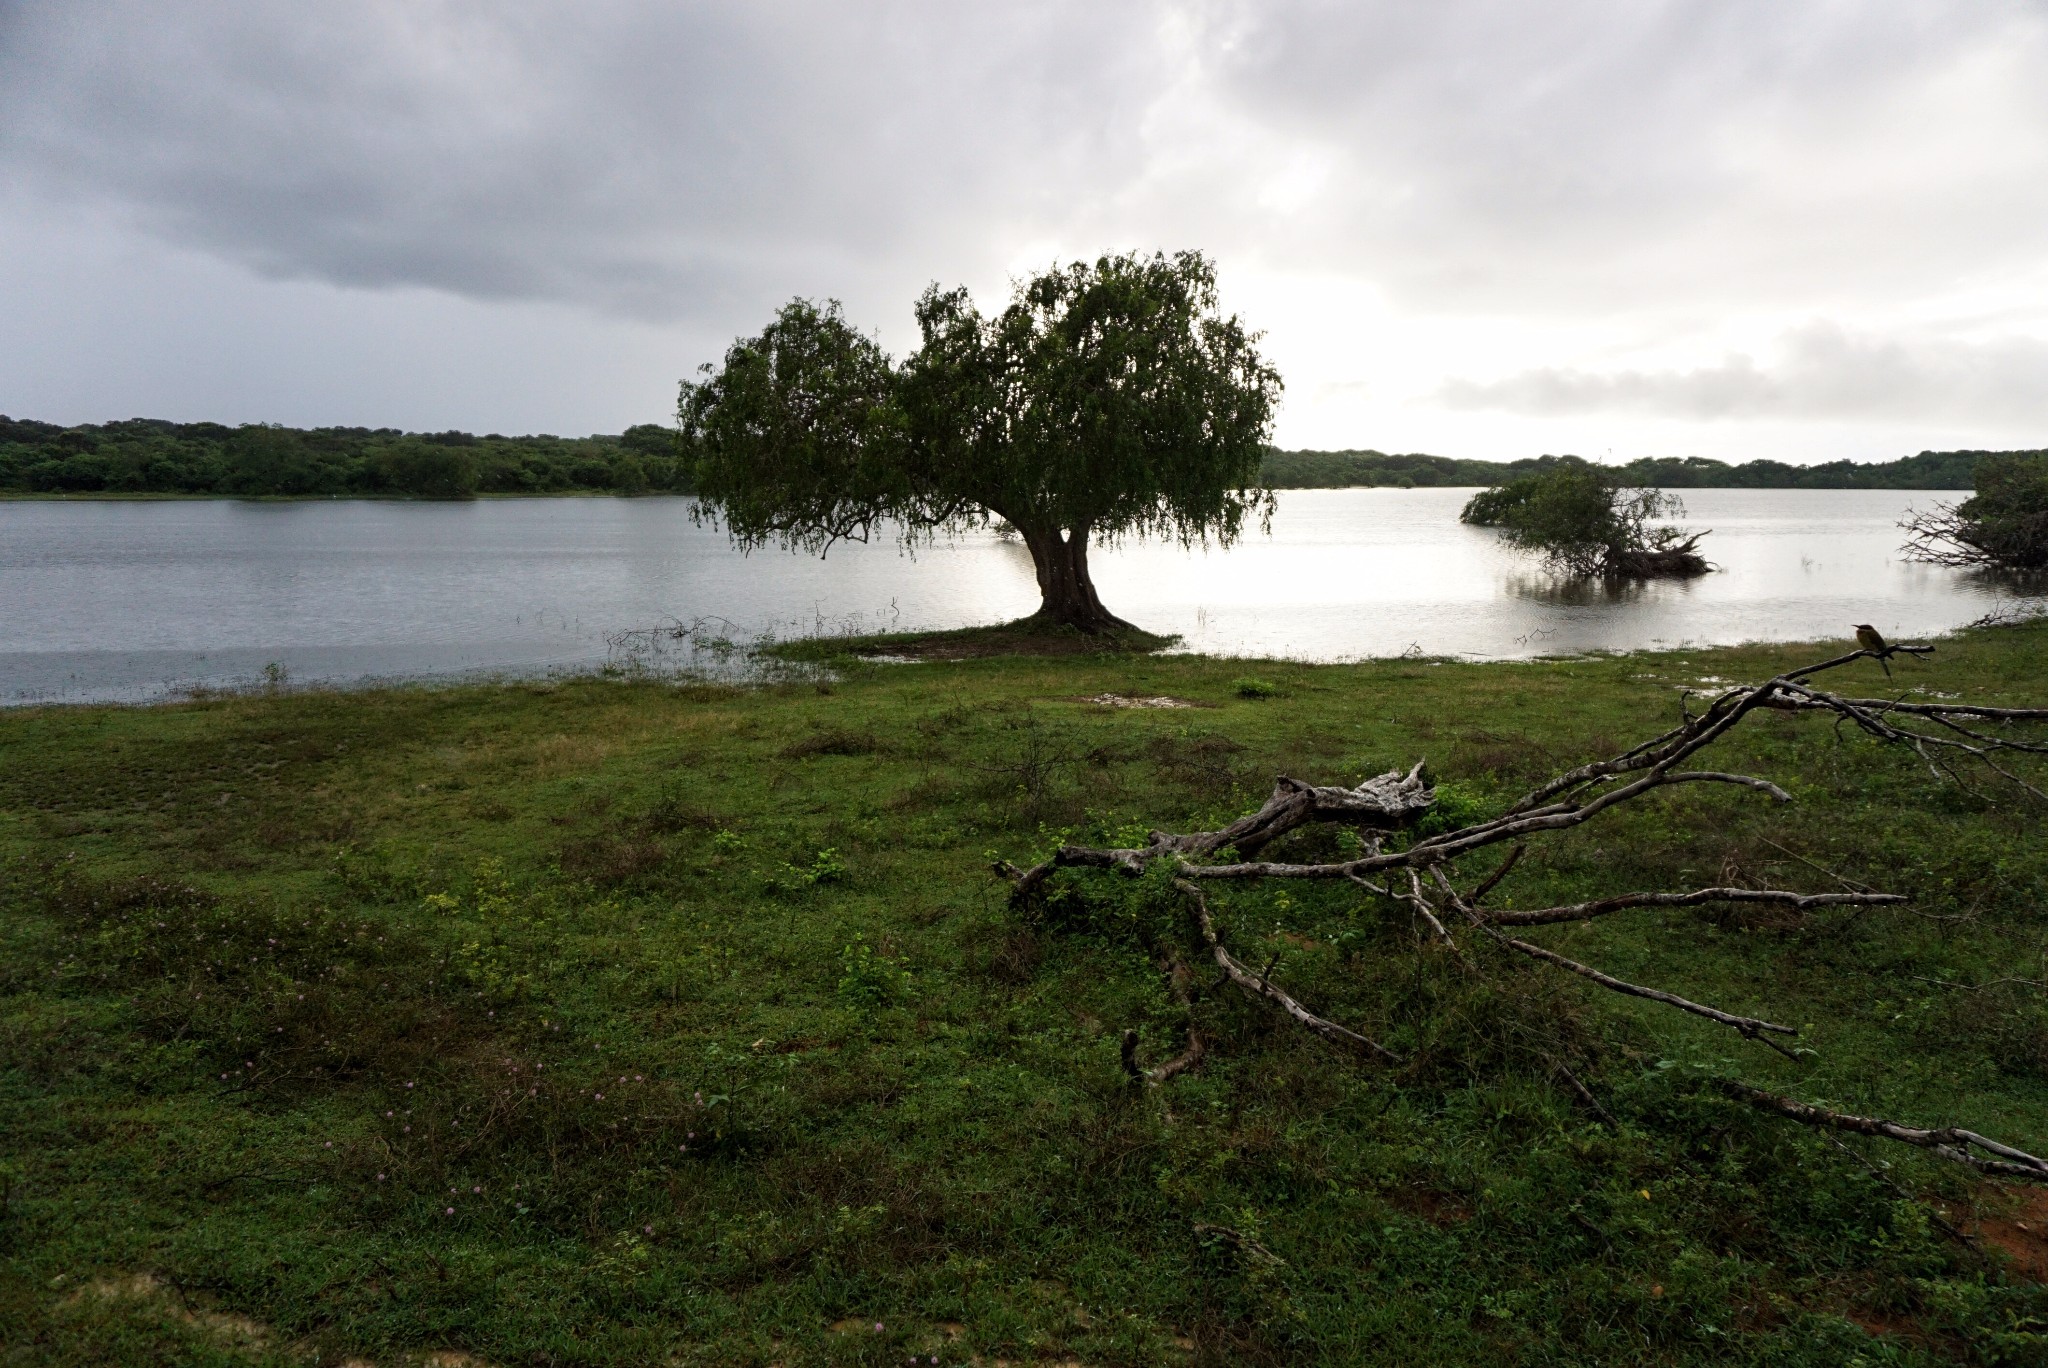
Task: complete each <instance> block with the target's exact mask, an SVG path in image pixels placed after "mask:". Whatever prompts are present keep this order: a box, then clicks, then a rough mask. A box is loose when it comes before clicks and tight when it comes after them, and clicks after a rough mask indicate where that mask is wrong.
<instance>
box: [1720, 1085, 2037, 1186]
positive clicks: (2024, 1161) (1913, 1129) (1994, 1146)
mask: <svg viewBox="0 0 2048 1368" xmlns="http://www.w3.org/2000/svg"><path fill="white" fill-rule="evenodd" d="M1720 1086H1721V1088H1722V1089H1723V1090H1724V1091H1725V1092H1727V1094H1728V1095H1729V1096H1730V1097H1733V1098H1735V1099H1737V1100H1738V1101H1742V1102H1747V1103H1749V1104H1750V1105H1751V1106H1752V1107H1757V1108H1760V1109H1762V1110H1764V1111H1768V1112H1775V1113H1777V1114H1778V1115H1779V1116H1783V1117H1787V1118H1789V1119H1791V1120H1793V1121H1797V1122H1799V1123H1800V1124H1801V1125H1804V1126H1824V1127H1829V1128H1831V1129H1834V1130H1840V1131H1853V1132H1854V1133H1855V1134H1857V1135H1875V1136H1879V1137H1881V1138H1883V1139H1886V1140H1896V1141H1898V1142H1899V1143H1900V1144H1902V1145H1912V1146H1915V1147H1916V1148H1919V1149H1924V1150H1930V1151H1932V1152H1933V1153H1935V1154H1938V1155H1940V1156H1941V1157H1942V1158H1944V1159H1952V1160H1954V1161H1955V1162H1956V1163H1958V1164H1966V1165H1968V1166H1969V1167H1971V1168H1973V1169H1975V1170H1977V1172H1979V1173H1987V1174H1990V1175H1992V1176H1993V1177H1997V1178H2020V1179H2024V1180H2026V1181H2027V1182H2030V1183H2048V1159H2040V1158H2037V1157H2035V1156H2034V1155H2031V1154H2028V1153H2027V1152H2026V1151H2025V1150H2021V1149H2014V1148H2013V1147H2012V1146H2010V1145H2006V1144H2001V1143H2000V1142H1998V1141H1996V1140H1992V1139H1989V1138H1987V1137H1985V1136H1982V1135H1979V1134H1977V1132H1975V1131H1970V1130H1964V1129H1962V1128H1961V1127H1960V1126H1937V1127H1928V1128H1924V1129H1923V1128H1921V1127H1918V1126H1902V1125H1900V1124H1899V1123H1898V1122H1896V1121H1885V1120H1882V1119H1880V1118H1878V1117H1875V1116H1854V1115H1851V1114H1850V1113H1848V1112H1838V1111H1830V1110H1829V1109H1828V1108H1826V1107H1816V1106H1814V1105H1813V1104H1812V1103H1810V1102H1796V1101H1794V1100H1793V1099H1791V1098H1789V1097H1783V1096H1780V1095H1779V1094H1777V1093H1774V1092H1765V1091H1764V1090H1763V1089H1762V1088H1753V1087H1751V1086H1750V1085H1749V1084H1747V1083H1738V1082H1736V1081H1735V1080H1733V1079H1723V1080H1722V1081H1721V1084H1720ZM1973 1150H1982V1151H1984V1154H1988V1155H1992V1156H1994V1157H1992V1158H1988V1159H1987V1158H1985V1157H1984V1156H1983V1155H1980V1154H1975V1153H1972V1151H1973Z"/></svg>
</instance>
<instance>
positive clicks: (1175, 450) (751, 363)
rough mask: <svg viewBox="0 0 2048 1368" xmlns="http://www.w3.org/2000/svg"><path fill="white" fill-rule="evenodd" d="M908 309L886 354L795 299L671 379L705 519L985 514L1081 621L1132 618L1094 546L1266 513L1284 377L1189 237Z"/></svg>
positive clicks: (1213, 529) (862, 526)
mask: <svg viewBox="0 0 2048 1368" xmlns="http://www.w3.org/2000/svg"><path fill="white" fill-rule="evenodd" d="M917 322H918V327H919V330H920V333H921V335H922V343H921V345H920V346H919V347H918V349H917V351H916V352H915V353H913V354H912V355H911V356H909V357H908V358H906V359H905V360H904V361H903V362H902V363H901V364H900V365H899V364H897V363H895V362H894V361H892V360H891V359H890V357H889V356H888V355H887V354H886V353H884V352H883V350H882V349H881V347H880V346H879V345H878V344H876V343H875V342H874V341H873V340H872V339H870V338H867V337H865V336H863V335H862V334H860V333H859V332H858V331H857V330H855V329H854V328H853V327H852V326H851V325H849V324H848V323H847V322H846V320H845V318H844V317H843V316H842V315H841V313H840V310H839V306H838V305H837V304H836V303H833V304H825V305H818V304H815V303H812V302H809V301H806V300H795V301H793V302H791V303H790V304H788V305H785V306H784V307H783V309H782V310H781V311H780V312H779V313H778V314H777V315H776V316H775V318H774V320H773V321H772V322H771V323H769V325H768V326H767V327H766V328H765V329H763V330H762V332H761V334H760V335H759V336H758V337H750V338H742V339H741V340H739V341H737V342H735V343H734V344H733V345H732V347H731V348H730V349H729V350H728V351H727V352H726V355H725V361H724V364H723V365H722V366H717V367H712V366H706V367H705V368H704V372H703V375H704V378H703V379H702V380H700V381H698V382H694V383H685V384H684V386H683V390H682V397H681V403H680V406H679V419H680V426H681V430H682V437H683V442H684V446H685V449H686V450H687V451H688V452H689V453H690V455H691V457H692V459H693V461H694V464H695V475H696V486H697V490H698V494H699V497H700V499H701V500H702V503H701V505H700V507H701V508H702V509H703V510H704V512H705V514H706V515H707V516H709V517H712V518H715V519H718V520H720V521H722V522H723V523H724V525H725V527H726V529H727V531H728V532H729V534H730V535H731V536H732V538H733V539H734V540H735V541H736V542H737V543H738V544H739V545H741V546H743V547H754V546H759V545H763V544H766V543H769V542H778V543H780V544H783V545H786V546H793V547H801V548H804V549H808V550H812V551H820V552H822V551H824V550H825V549H826V548H828V547H830V546H831V545H832V544H833V543H834V542H836V541H839V540H842V539H849V540H857V541H864V540H867V539H868V538H869V537H870V536H871V535H872V534H873V533H874V532H875V531H876V530H877V529H878V528H881V527H883V526H885V525H893V526H895V527H896V528H897V529H898V530H899V532H900V534H901V535H902V536H903V537H904V538H905V539H906V540H911V541H914V540H916V539H918V538H921V537H929V536H933V535H937V534H939V533H941V532H943V531H946V530H952V529H959V528H965V527H971V526H979V525H985V524H987V523H988V522H990V521H993V520H997V519H1000V520H1001V521H1003V522H1006V523H1008V524H1009V525H1010V526H1012V527H1014V528H1015V529H1016V530H1017V533H1018V535H1019V536H1021V537H1022V538H1023V541H1024V544H1025V546H1027V547H1028V548H1029V549H1030V551H1031V559H1032V563H1033V565H1034V567H1035V568H1036V570H1037V574H1038V587H1039V592H1040V596H1041V600H1042V602H1041V605H1040V608H1039V615H1040V616H1041V617H1042V618H1043V619H1045V620H1046V621H1048V622H1050V623H1054V624H1060V625H1064V626H1071V627H1076V628H1079V629H1081V630H1083V631H1089V632H1094V631H1101V630H1104V629H1107V628H1116V627H1126V626H1128V625H1129V624H1127V623H1125V622H1123V620H1122V619H1120V618H1118V617H1116V616H1114V615H1113V614H1111V613H1110V612H1109V611H1108V609H1106V608H1104V607H1103V605H1102V601H1101V599H1100V598H1099V597H1098V596H1097V594H1096V591H1095V584H1094V581H1093V578H1092V577H1091V575H1090V574H1089V569H1088V551H1089V547H1090V546H1091V545H1095V544H1101V543H1104V542H1113V541H1115V540H1117V539H1119V538H1122V537H1131V536H1162V537H1170V538H1173V539H1176V540H1178V541H1180V542H1181V543H1183V544H1184V545H1193V544H1195V543H1197V542H1202V541H1206V540H1208V539H1210V538H1214V539H1216V540H1217V541H1219V542H1221V543H1224V544H1228V543H1230V542H1231V541H1234V540H1235V539H1236V538H1237V537H1238V536H1239V535H1240V534H1241V533H1242V531H1243V528H1244V524H1245V520H1246V519H1247V518H1248V517H1249V518H1254V519H1262V518H1263V517H1264V516H1265V515H1266V514H1267V513H1268V512H1269V510H1270V508H1271V496H1270V495H1269V494H1267V493H1266V492H1265V491H1264V490H1263V489H1261V488H1259V487H1258V474H1259V464H1260V461H1261V459H1262V457H1263V456H1264V454H1265V451H1266V447H1267V439H1268V437H1269V435H1270V432H1271V428H1272V420H1273V411H1274V408H1275V406H1276V404H1277V403H1278V401H1279V396H1280V377H1279V374H1278V373H1277V372H1276V371H1275V370H1274V369H1273V368H1272V367H1271V366H1270V365H1268V364H1267V363H1266V362H1265V361H1264V360H1263V359H1262V358H1261V357H1260V355H1259V353H1258V347H1257V343H1258V340H1259V339H1258V336H1257V334H1255V333H1252V332H1250V331H1248V330H1247V329H1246V328H1245V326H1244V324H1243V323H1242V322H1241V321H1239V320H1238V319H1237V318H1235V317H1232V316H1226V315H1224V314H1223V313H1222V312H1221V311H1220V309H1219V307H1218V304H1217V299H1216V275H1215V268H1214V267H1213V266H1212V265H1211V264H1210V263H1209V261H1208V260H1207V259H1206V258H1204V257H1203V256H1202V255H1201V254H1200V253H1197V252H1181V253H1176V254H1174V255H1172V256H1168V255H1165V254H1156V253H1155V254H1153V255H1151V256H1140V255H1135V254H1132V255H1122V256H1108V257H1103V258H1101V259H1099V260H1097V261H1095V262H1092V263H1083V262H1077V263H1075V264H1073V265H1070V266H1066V267H1061V268H1057V269H1054V270H1052V271H1049V272H1047V273H1045V274H1043V275H1040V276H1037V277H1035V278H1034V279H1032V280H1029V281H1026V282H1024V283H1023V284H1021V285H1020V286H1019V287H1018V288H1017V290H1016V292H1015V294H1014V296H1013V297H1012V298H1011V300H1010V302H1009V304H1008V305H1007V307H1005V308H1004V309H1003V310H1002V311H1001V312H1000V313H997V314H995V315H993V316H984V315H983V314H982V313H981V312H980V311H979V310H977V309H976V308H975V306H974V304H973V302H972V301H971V300H970V299H969V298H968V295H967V292H966V291H965V290H964V289H954V290H941V289H939V288H938V287H936V286H934V287H932V288H931V289H929V290H927V291H926V292H925V294H924V296H923V297H922V298H921V299H919V300H918V302H917Z"/></svg>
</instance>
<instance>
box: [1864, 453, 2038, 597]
mask: <svg viewBox="0 0 2048 1368" xmlns="http://www.w3.org/2000/svg"><path fill="white" fill-rule="evenodd" d="M1976 484H1977V492H1976V493H1975V494H1974V495H1972V496H1971V497H1970V498H1967V499H1965V500H1963V502H1962V503H1960V504H1937V505H1935V507H1934V509H1933V510H1932V511H1931V512H1926V513H1914V514H1910V515H1909V516H1908V517H1907V518H1906V520H1905V521H1904V522H1903V523H1901V524H1900V526H1901V527H1903V528H1904V529H1905V530H1906V534H1907V536H1906V545H1905V553H1906V555H1907V556H1908V557H1909V558H1911V559H1913V560H1919V561H1930V562H1932V563H1933V564H1936V565H1961V566H1977V567H1981V568H1984V569H1992V570H2023V571H2024V570H2043V569H2048V451H2009V452H2000V453H1998V454H1996V455H1989V456H1985V457H1984V458H1983V459H1981V460H1980V461H1978V462H1977V474H1976Z"/></svg>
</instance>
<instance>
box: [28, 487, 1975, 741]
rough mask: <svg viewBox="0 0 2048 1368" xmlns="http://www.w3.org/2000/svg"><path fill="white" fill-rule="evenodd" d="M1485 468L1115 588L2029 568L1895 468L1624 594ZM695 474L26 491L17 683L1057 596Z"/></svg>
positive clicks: (1739, 637)
mask: <svg viewBox="0 0 2048 1368" xmlns="http://www.w3.org/2000/svg"><path fill="white" fill-rule="evenodd" d="M1469 494H1470V491H1469V490H1450V489H1415V490H1391V489H1387V490H1364V489H1360V490H1290V491H1284V492H1282V493H1281V494H1280V496H1279V500H1280V506H1279V512H1278V514H1277V515H1276V516H1275V518H1274V520H1273V530H1272V535H1271V536H1270V537H1252V538H1250V539H1248V540H1246V541H1245V542H1244V543H1242V544H1241V545H1239V546H1237V547H1235V548H1232V549H1231V550H1229V551H1221V550H1217V549H1215V548H1210V549H1209V550H1207V551H1203V550H1200V549H1197V550H1195V551H1193V552H1188V551H1183V550H1181V549H1180V548H1178V547H1174V546H1161V545H1156V544H1148V545H1129V546H1123V547H1118V548H1112V549H1107V550H1104V551H1101V552H1099V553H1098V554H1097V556H1096V558H1095V569H1096V576H1097V580H1098V583H1099V585H1100V588H1101V591H1102V597H1103V599H1104V601H1105V602H1106V603H1108V604H1109V605H1110V607H1111V609H1112V610H1113V611H1115V612H1117V613H1119V614H1120V615H1121V616H1123V617H1125V618H1128V619H1130V620H1131V621H1133V622H1136V623H1138V624H1139V625H1140V626H1143V627H1146V628H1148V629H1150V630H1153V631H1160V632H1177V633H1180V634H1182V636H1183V637H1184V638H1185V647H1186V649H1190V650H1200V651H1211V652H1218V653H1226V654H1239V655H1275V656H1289V657H1294V658H1300V659H1311V660H1348V659H1357V658H1361V657H1371V656H1395V655H1401V654H1403V653H1414V654H1425V655H1441V656H1464V657H1468V658H1481V659H1501V658H1517V657H1527V656H1533V655H1550V654H1560V653H1568V652H1577V651H1590V650H1620V649H1632V648H1636V647H1643V646H1677V645H1695V644H1697V645H1705V644H1717V643H1725V642H1735V641H1749V640H1805V639H1814V638H1841V637H1843V636H1844V635H1845V633H1846V631H1847V627H1848V624H1850V623H1852V622H1872V623H1875V624H1877V625H1878V627H1879V628H1880V629H1881V630H1883V631H1884V632H1885V633H1886V634H1887V635H1890V636H1892V637H1894V638H1895V639H1901V638H1902V639H1910V638H1913V637H1915V636H1921V635H1926V634H1930V633H1934V632H1938V631H1942V630H1945V629H1947V628H1951V627H1954V626H1958V625H1960V624H1962V623H1964V622H1968V621H1970V620H1972V619H1974V618H1977V617H1980V616H1982V615H1983V614H1984V613H1986V612H1987V611H1989V610H1990V609H1992V608H1993V607H1994V606H1995V604H1996V603H1997V602H1998V601H1999V600H2000V599H2001V598H2003V597H2006V596H2007V595H2006V593H2005V591H2003V590H2001V589H2000V588H1999V587H1998V586H1997V585H1995V584H1992V583H1990V582H1987V581H1984V580H1981V579H1978V578H1974V577H1971V576H1968V575H1965V574H1960V573H1958V572H1955V571H1949V570H1941V569H1936V568H1932V567H1927V566H1919V565H1913V564H1911V563H1908V562H1905V561H1902V560H1901V559H1899V556H1898V554H1897V547H1898V543H1899V533H1898V529H1897V523H1898V520H1899V518H1900V517H1901V516H1902V515H1903V514H1904V512H1905V511H1906V509H1907V508H1908V507H1911V506H1922V507H1924V506H1926V505H1927V504H1928V503H1930V502H1932V501H1933V500H1935V499H1939V498H1948V497H1954V496H1949V495H1942V494H1933V493H1928V492H1924V491H1889V490H1850V491H1842V490H1698V491H1693V492H1691V493H1688V494H1687V495H1686V496H1685V501H1686V505H1687V517H1686V518H1685V519H1684V521H1685V522H1687V523H1688V524H1690V525H1693V526H1703V527H1711V528H1712V529H1714V531H1713V535H1712V536H1710V537H1709V538H1707V541H1706V543H1705V545H1704V547H1703V550H1704V551H1705V552H1706V553H1707V555H1708V556H1709V557H1710V558H1711V559H1712V560H1713V561H1714V562H1716V563H1717V564H1718V565H1720V566H1722V567H1723V569H1722V570H1721V571H1720V572H1718V573H1716V574H1713V575H1710V576H1708V577H1706V578H1704V579H1701V580H1696V581H1692V582H1689V583H1655V584H1649V585H1639V586H1633V587H1629V588H1625V589H1619V590H1610V589H1608V588H1605V587H1603V586H1600V585H1587V584H1583V583H1568V582H1560V581H1558V580H1556V579H1554V578H1552V577H1550V576H1548V575H1546V574H1544V573H1543V572H1542V570H1541V568H1540V567H1539V566H1538V565H1537V564H1535V563H1534V562H1532V561H1531V560H1530V559H1529V558H1528V557H1526V556H1522V555H1519V554H1517V553H1515V552H1513V551H1510V550H1508V549H1507V548H1504V547H1503V546H1501V545H1500V543H1499V541H1498V539H1497V538H1496V537H1495V536H1494V535H1493V534H1492V533H1490V532H1486V531H1482V530H1479V529H1475V528H1469V527H1465V526H1463V525H1462V524H1460V523H1459V522H1458V521H1457V513H1458V509H1459V508H1460V507H1461V506H1462V505H1463V503H1464V500H1465V499H1466V498H1467V497H1468V495H1469ZM689 511H690V502H689V501H688V500H686V499H672V498H650V499H604V498H595V499H590V498H586V499H533V500H485V501H479V502H475V503H461V504H428V503H378V502H368V501H335V502H306V503H250V502H237V501H227V500H223V501H195V502H169V503H101V502H15V503H0V585H4V593H0V701H8V702H24V701H30V700H33V699H52V698H54V699H64V700H83V699H136V698H149V697H155V696H159V695H161V694H163V693H165V692H166V691H168V690H172V689H175V688H179V687H188V686H191V685H194V684H209V685H214V686H219V685H222V684H229V683H233V682H247V681H250V680H253V679H256V678H258V677H259V676H260V672H261V670H262V668H263V666H264V665H265V664H267V663H269V662H272V661H275V662H278V663H279V664H281V665H282V666H284V667H285V668H286V669H287V670H288V671H289V672H290V675H291V678H292V679H293V680H294V681H297V682H315V681H347V680H356V679H364V678H389V677H412V676H420V675H449V674H461V673H471V672H493V673H504V674H537V673H545V672H548V671H551V670H562V669H578V668H591V667H594V666H597V665H601V664H602V663H604V661H605V659H606V656H607V646H606V638H607V635H608V634H611V633H616V632H618V631H621V630H624V629H629V628H644V627H649V626H653V625H655V624H657V623H662V622H667V621H672V620H677V619H681V620H686V621H687V620H690V619H693V618H697V617H710V616H717V617H723V618H725V619H729V620H730V621H731V623H732V624H733V628H732V630H733V631H734V632H737V633H742V634H744V633H748V632H755V633H758V632H763V631H772V632H774V633H776V634H778V635H783V636H788V635H792V634H802V633H810V632H833V631H842V630H865V631H874V630H885V629H888V628H892V627H896V628H905V629H909V628H936V627H956V626H963V625H967V624H971V623H980V622H994V621H1001V620H1004V619H1007V618H1012V617H1017V616H1020V615H1022V614H1024V613H1027V612H1029V611H1030V610H1031V609H1032V608H1033V607H1035V606H1036V602H1037V594H1036V591H1035V588H1034V584H1033V580H1032V574H1031V563H1030V557H1029V556H1028V555H1027V554H1026V553H1025V551H1024V548H1023V547H1022V545H1021V544H1019V543H1017V542H1015V541H1004V540H1001V539H999V538H997V537H995V536H994V535H993V534H989V533H981V534H976V535H973V536H970V537H965V538H962V539H961V540H959V541H957V542H955V543H952V544H942V545H939V546H934V547H928V548H924V549H922V550H920V551H919V552H918V553H917V555H916V557H915V558H914V559H905V558H904V557H902V556H901V555H899V554H898V552H897V550H896V548H895V546H894V545H893V544H889V543H883V544H878V545H871V546H842V547H839V548H836V549H835V550H834V551H833V552H832V553H831V555H830V556H829V557H827V558H826V559H824V560H819V559H816V558H813V557H808V556H799V555H792V554H787V553H783V552H756V553H755V554H753V555H752V556H741V555H739V554H737V553H736V552H734V551H732V550H731V549H730V548H729V547H728V546H727V545H726V543H725V539H724V537H723V536H722V535H721V534H720V533H717V532H715V531H712V530H711V529H708V528H703V527H698V526H695V525H693V524H692V523H691V521H690V517H689Z"/></svg>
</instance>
